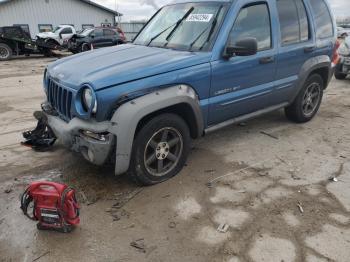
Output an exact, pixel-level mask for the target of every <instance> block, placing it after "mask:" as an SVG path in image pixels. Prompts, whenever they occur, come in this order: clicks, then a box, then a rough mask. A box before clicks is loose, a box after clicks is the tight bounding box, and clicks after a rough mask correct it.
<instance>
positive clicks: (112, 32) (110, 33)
mask: <svg viewBox="0 0 350 262" xmlns="http://www.w3.org/2000/svg"><path fill="white" fill-rule="evenodd" d="M103 34H104V35H105V36H112V35H115V32H114V31H112V30H109V29H103Z"/></svg>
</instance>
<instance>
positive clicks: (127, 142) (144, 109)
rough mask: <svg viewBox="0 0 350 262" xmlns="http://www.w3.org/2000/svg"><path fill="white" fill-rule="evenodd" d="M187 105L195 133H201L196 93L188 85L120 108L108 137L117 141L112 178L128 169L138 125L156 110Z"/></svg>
mask: <svg viewBox="0 0 350 262" xmlns="http://www.w3.org/2000/svg"><path fill="white" fill-rule="evenodd" d="M181 103H186V104H188V105H190V106H191V108H192V110H193V112H194V114H195V118H196V122H197V123H196V124H197V126H198V133H199V134H200V135H202V133H203V130H204V125H203V115H202V112H201V108H200V104H199V99H198V96H197V94H196V92H195V91H194V90H193V89H192V88H191V87H190V86H187V85H176V86H172V87H169V88H165V89H162V90H158V91H155V92H153V93H150V94H147V95H144V96H142V97H139V98H136V99H134V100H132V101H129V102H127V103H125V104H123V105H122V106H120V107H119V108H118V109H117V110H116V112H115V113H114V114H113V116H112V119H111V127H110V131H111V133H113V134H115V135H116V137H117V143H116V163H115V174H116V175H120V174H123V173H125V172H126V171H127V170H128V169H129V164H130V159H131V153H132V147H133V142H134V136H135V132H136V128H137V125H138V123H139V121H140V120H141V119H142V118H143V117H145V116H147V115H149V114H151V113H154V112H156V111H158V110H161V109H164V108H167V107H169V106H174V105H177V104H181Z"/></svg>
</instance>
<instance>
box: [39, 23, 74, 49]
mask: <svg viewBox="0 0 350 262" xmlns="http://www.w3.org/2000/svg"><path fill="white" fill-rule="evenodd" d="M75 34H76V31H75V28H74V26H71V25H59V26H58V27H56V28H55V29H54V30H53V31H52V32H43V33H39V34H37V35H36V37H37V39H44V40H45V41H46V42H48V43H50V44H57V45H60V46H65V45H67V43H68V40H69V39H70V38H71V37H72V36H73V35H75Z"/></svg>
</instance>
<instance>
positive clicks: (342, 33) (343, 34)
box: [337, 26, 349, 38]
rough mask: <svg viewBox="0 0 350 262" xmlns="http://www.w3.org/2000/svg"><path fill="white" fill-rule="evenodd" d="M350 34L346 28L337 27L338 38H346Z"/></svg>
mask: <svg viewBox="0 0 350 262" xmlns="http://www.w3.org/2000/svg"><path fill="white" fill-rule="evenodd" d="M348 35H349V32H348V30H346V29H345V28H343V27H339V26H338V27H337V36H338V38H345V37H347V36H348Z"/></svg>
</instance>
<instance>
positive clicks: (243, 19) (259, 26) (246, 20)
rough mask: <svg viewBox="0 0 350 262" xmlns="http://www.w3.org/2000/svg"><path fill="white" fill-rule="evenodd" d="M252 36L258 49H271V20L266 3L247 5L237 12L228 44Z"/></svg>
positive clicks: (233, 43)
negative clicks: (256, 42)
mask: <svg viewBox="0 0 350 262" xmlns="http://www.w3.org/2000/svg"><path fill="white" fill-rule="evenodd" d="M247 37H254V38H256V40H257V41H258V51H262V50H267V49H271V47H272V43H271V22H270V13H269V10H268V7H267V4H257V5H251V6H247V7H244V8H242V9H241V11H240V12H239V14H238V16H237V19H236V21H235V24H234V25H233V27H232V29H231V32H230V35H229V39H228V45H229V46H234V45H235V44H236V43H237V41H239V40H242V39H244V38H247Z"/></svg>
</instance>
